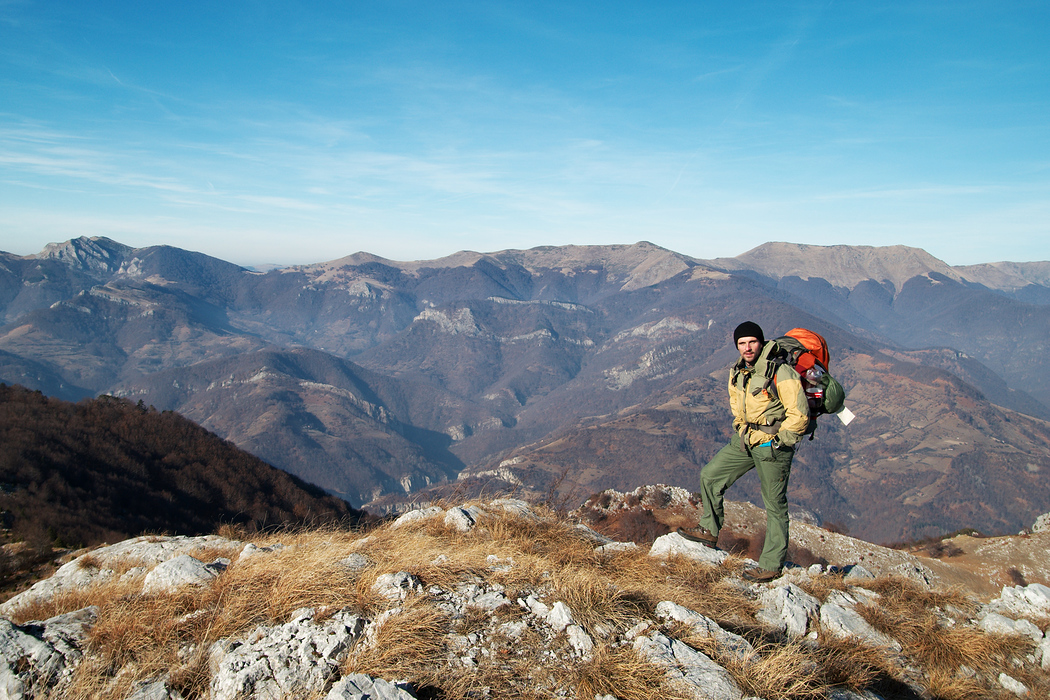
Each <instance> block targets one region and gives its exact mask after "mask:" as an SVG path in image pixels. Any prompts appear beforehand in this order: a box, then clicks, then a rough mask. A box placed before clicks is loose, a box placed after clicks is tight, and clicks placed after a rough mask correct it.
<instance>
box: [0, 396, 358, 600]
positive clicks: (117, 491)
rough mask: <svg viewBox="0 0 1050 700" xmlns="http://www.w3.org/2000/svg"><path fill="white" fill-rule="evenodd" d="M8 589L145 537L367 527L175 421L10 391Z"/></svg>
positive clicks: (5, 468) (0, 507)
mask: <svg viewBox="0 0 1050 700" xmlns="http://www.w3.org/2000/svg"><path fill="white" fill-rule="evenodd" d="M0 515H2V520H3V523H2V525H3V528H4V532H3V537H4V539H5V541H14V542H22V543H24V544H23V546H22V547H20V548H14V549H7V548H5V549H4V550H3V552H2V553H0V574H2V575H3V576H4V579H3V580H7V579H9V578H10V577H13V576H14V575H16V574H17V573H18V572H19V571H24V570H25V569H26V568H27V567H31V566H34V565H38V564H40V563H43V562H45V561H49V560H50V559H51V558H53V556H54V555H53V554H52V548H64V547H83V546H88V545H95V544H99V543H101V542H106V541H109V542H115V541H118V540H122V539H125V538H127V537H130V536H135V535H139V534H142V533H147V532H152V533H161V532H166V533H172V534H187V535H194V534H203V533H207V532H212V531H214V530H215V529H216V528H217V527H220V526H221V525H223V524H227V525H236V526H238V527H239V528H241V529H242V530H245V531H252V530H258V529H264V528H269V527H284V526H288V525H293V524H305V523H311V524H314V525H318V524H321V523H325V522H335V521H340V520H343V519H347V520H348V521H349V520H350V519H352V518H357V517H359V516H360V514H359V513H357V512H356V511H354V510H353V509H351V508H350V507H349V505H347V504H346V503H345V502H343V501H341V500H339V499H337V498H334V497H331V496H328V495H326V494H324V492H322V491H321V490H320V489H318V488H316V487H314V486H310V485H308V484H306V483H304V482H302V481H301V480H299V479H297V478H296V477H294V476H291V475H290V474H286V473H284V472H281V471H279V470H277V469H274V468H273V467H271V466H269V465H268V464H266V463H264V462H262V461H260V460H259V459H257V458H255V457H253V456H251V455H249V454H248V453H246V452H243V451H241V450H239V449H238V448H236V447H235V446H233V445H232V444H230V443H228V442H226V441H225V440H222V439H220V438H219V437H217V436H215V435H214V434H212V433H209V432H208V431H206V430H204V429H202V428H201V427H199V426H197V425H196V424H194V423H192V422H191V421H188V420H186V419H185V418H182V417H181V416H179V415H178V414H175V413H172V412H170V411H164V412H158V411H156V410H154V409H153V408H152V407H146V406H144V405H142V404H141V402H140V403H139V404H138V405H135V404H133V403H131V402H129V401H125V400H121V399H116V398H114V397H111V396H102V397H99V398H97V399H93V400H89V399H85V400H83V401H81V402H79V403H76V404H73V403H69V402H66V401H61V400H58V399H53V398H48V397H46V396H44V395H43V394H41V393H40V392H33V391H29V390H27V389H23V388H21V387H15V386H7V385H4V384H0Z"/></svg>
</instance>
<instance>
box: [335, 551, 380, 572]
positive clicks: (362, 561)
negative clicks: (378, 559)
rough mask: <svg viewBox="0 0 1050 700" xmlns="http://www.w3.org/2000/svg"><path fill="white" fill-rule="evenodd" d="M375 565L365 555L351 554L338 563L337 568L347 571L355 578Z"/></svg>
mask: <svg viewBox="0 0 1050 700" xmlns="http://www.w3.org/2000/svg"><path fill="white" fill-rule="evenodd" d="M374 564H375V562H374V561H372V560H371V559H370V558H369V557H366V556H365V555H364V554H358V553H357V552H354V553H353V554H349V555H347V556H346V557H344V558H343V559H340V560H339V561H338V562H336V566H339V567H341V568H343V569H346V570H347V571H348V572H349V573H351V574H353V575H355V576H356V575H357V574H359V573H361V572H362V571H364V570H365V569H367V568H369V567H370V566H373V565H374Z"/></svg>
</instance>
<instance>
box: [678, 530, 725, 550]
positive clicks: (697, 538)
mask: <svg viewBox="0 0 1050 700" xmlns="http://www.w3.org/2000/svg"><path fill="white" fill-rule="evenodd" d="M678 534H679V535H681V536H682V537H684V538H686V539H687V540H690V541H692V542H699V543H700V544H702V545H704V546H705V547H711V548H714V547H716V546H718V535H712V534H711V533H710V532H708V531H707V530H706V529H704V528H702V527H695V528H685V527H680V528H678Z"/></svg>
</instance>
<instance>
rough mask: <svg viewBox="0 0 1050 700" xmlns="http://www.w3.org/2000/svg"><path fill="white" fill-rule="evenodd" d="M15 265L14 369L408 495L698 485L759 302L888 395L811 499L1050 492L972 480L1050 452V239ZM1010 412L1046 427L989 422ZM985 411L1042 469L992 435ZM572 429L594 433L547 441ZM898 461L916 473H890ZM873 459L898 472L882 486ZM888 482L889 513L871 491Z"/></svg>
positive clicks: (94, 257)
mask: <svg viewBox="0 0 1050 700" xmlns="http://www.w3.org/2000/svg"><path fill="white" fill-rule="evenodd" d="M0 265H2V267H0V318H3V319H4V320H5V321H6V325H4V326H0V380H3V381H8V382H18V383H22V384H25V385H27V386H30V387H32V388H40V389H45V388H46V389H47V390H48V391H58V392H64V394H62V395H64V396H66V397H68V398H78V397H80V396H87V395H93V394H96V393H99V392H109V393H118V394H120V395H124V396H128V397H131V398H133V399H134V400H138V399H139V398H141V399H142V400H143V401H145V402H146V403H147V404H153V405H155V406H157V407H158V408H162V409H174V410H179V411H180V412H184V413H185V414H186V415H187V416H189V417H191V418H193V419H194V420H197V421H199V422H201V423H202V424H203V425H205V426H206V427H208V428H209V429H212V430H215V431H216V432H218V433H219V434H220V435H223V436H224V437H227V438H229V439H231V440H233V441H235V442H236V443H237V444H239V445H241V446H244V447H246V448H248V449H250V450H252V451H253V452H255V453H256V454H259V455H260V456H264V457H265V458H266V459H267V460H269V461H271V462H272V463H274V464H277V465H278V466H280V467H281V468H282V469H285V470H287V471H289V472H291V473H294V474H297V475H299V476H302V477H303V478H306V479H308V480H310V481H312V482H314V483H318V484H321V485H323V486H324V487H325V488H327V489H329V490H330V491H332V492H333V493H338V494H340V495H342V496H343V497H345V498H348V499H349V500H351V502H353V503H354V504H355V505H362V504H364V503H366V502H370V501H371V502H377V503H378V502H379V501H382V502H385V503H391V504H397V503H400V504H404V503H405V502H407V501H408V500H410V499H413V498H425V496H417V495H416V494H417V492H418V491H419V490H420V489H428V488H434V487H435V486H438V485H440V484H442V483H445V484H446V485H449V486H451V485H452V484H453V483H455V482H456V481H457V479H458V478H459V477H466V476H467V475H472V474H473V475H486V474H487V476H482V478H483V479H495V480H496V481H495V482H494V485H493V487H495V486H496V485H497V484H498V483H504V485H506V482H505V481H503V482H501V481H500V480H499V478H498V477H497V476H496V474H497V473H498V474H503V475H505V476H507V475H509V476H510V477H511V481H512V482H513V481H514V480H517V481H519V482H521V484H525V485H529V486H531V487H533V488H537V489H543V488H545V486H544V484H545V483H549V482H550V481H551V480H553V479H556V478H557V476H558V474H559V473H560V471H561V470H563V469H566V468H567V469H568V471H567V479H568V481H567V482H566V485H567V486H569V485H571V484H575V485H576V486H577V487H578V488H581V489H582V488H587V489H594V490H601V489H603V488H607V487H611V486H616V487H618V488H621V489H623V488H628V487H630V488H634V486H637V485H638V484H640V483H652V482H657V481H662V482H665V483H677V484H679V485H681V486H685V487H687V488H695V474H696V471H697V470H698V469H699V466H701V465H702V464H703V463H704V461H706V459H707V458H708V457H709V456H710V455H711V454H712V453H713V451H714V450H716V449H717V448H718V447H719V446H720V443H721V441H722V440H724V439H725V436H726V433H725V431H726V430H727V425H728V419H727V417H726V408H725V398H724V391H725V389H724V386H723V384H724V381H725V379H724V377H725V374H724V372H725V367H726V366H727V364H728V363H729V362H730V361H731V360H732V359H733V357H734V351H733V348H732V346H731V343H730V334H731V332H732V328H733V327H734V326H735V325H736V324H737V323H739V322H740V321H741V320H744V319H748V318H751V319H754V320H756V321H759V322H760V323H761V325H762V326H763V327H764V328H765V329H766V332H767V335H769V336H770V337H772V336H774V335H776V334H779V333H781V332H783V331H785V330H787V329H788V328H791V327H794V326H798V325H802V326H806V327H811V328H813V329H815V330H817V331H819V332H821V333H823V334H825V335H826V336H827V337H828V339H829V341H830V342H831V343H832V350H833V360H832V364H833V367H832V370H833V371H834V372H841V373H842V375H843V377H844V378H845V380H846V386H847V389H848V390H849V392H850V393H849V394H848V396H847V405H853V406H859V405H864V406H866V407H867V406H868V405H871V408H870V410H869V409H867V408H866V410H868V413H867V415H861V417H860V418H859V419H858V422H855V423H854V424H853V425H852V426H850V428H848V429H841V428H836V427H835V422H834V421H835V419H830V420H829V419H824V421H822V424H823V425H824V426H826V427H825V432H824V433H823V434H822V436H821V437H820V438H818V441H817V442H816V443H814V444H813V445H812V449H810V446H808V445H807V448H806V449H805V450H804V451H803V453H802V454H800V457H799V459H800V463H801V464H803V465H805V466H806V468H810V467H812V472H811V473H812V474H813V475H814V479H813V481H812V483H810V484H808V485H807V486H806V488H804V489H799V490H798V491H797V497H798V502H797V504H796V505H797V506H798V507H800V508H805V509H807V510H810V511H811V512H813V513H814V514H815V515H816V517H818V518H820V519H824V520H828V521H841V522H843V523H847V522H851V523H853V524H854V526H855V527H857V528H860V529H859V530H858V529H853V530H851V531H852V532H854V534H857V535H860V536H865V534H866V533H869V532H870V533H871V534H869V536H872V537H878V538H884V539H900V538H902V537H903V536H906V535H909V536H910V535H920V534H935V533H939V532H940V531H951V530H953V529H958V528H959V527H967V526H970V527H978V528H981V527H984V528H987V529H989V530H994V531H1006V530H1011V529H1014V530H1016V529H1019V528H1020V527H1022V526H1023V524H1022V523H1024V522H1026V521H1029V522H1030V520H1031V519H1032V518H1034V517H1035V516H1036V515H1038V514H1040V513H1043V512H1046V511H1050V502H1048V501H1050V496H1047V495H1046V494H1043V492H1042V491H1041V490H1040V489H1039V488H1030V484H1029V483H1028V481H1027V480H1028V479H1029V477H1028V476H1023V478H1022V477H1018V478H1017V479H1014V482H1015V483H1012V484H1011V483H1009V482H1010V480H1009V479H1004V485H1003V488H1004V489H1005V491H1004V494H1003V496H1002V498H1003V499H1005V500H1004V501H1003V503H1004V504H1009V508H1005V506H1004V508H1005V511H1006V514H1005V515H1004V514H1003V510H1004V509H1003V508H999V507H998V506H992V505H991V504H988V503H987V502H986V499H987V496H986V495H985V494H984V493H983V492H982V491H981V490H980V489H979V488H978V487H977V484H978V483H979V482H980V480H981V479H983V478H985V476H989V475H990V474H989V475H984V476H982V474H983V473H984V470H987V469H1005V470H1010V469H1014V468H1021V469H1023V470H1026V472H1025V473H1026V474H1038V472H1039V470H1041V469H1044V468H1050V463H1048V462H1046V461H1045V459H1046V457H1045V456H1044V455H1045V454H1046V447H1047V444H1046V431H1045V430H1044V429H1043V428H1042V427H1040V426H1042V425H1043V423H1042V421H1043V420H1046V419H1048V418H1050V400H1048V399H1047V398H1046V397H1047V396H1050V378H1048V377H1047V373H1046V372H1045V371H1043V364H1044V363H1043V362H1042V361H1041V359H1040V358H1041V357H1042V356H1043V353H1044V352H1045V350H1046V348H1045V346H1046V343H1047V339H1048V338H1050V286H1047V285H1046V284H1045V283H1044V281H1045V279H1046V277H1045V273H1046V269H1047V267H1050V263H1025V264H1008V263H999V264H995V265H991V264H990V265H989V266H968V267H966V268H953V267H951V266H948V265H946V264H944V263H943V262H941V261H938V260H937V259H935V258H933V257H932V256H929V255H928V254H927V253H925V252H924V251H921V250H918V249H914V248H907V247H904V246H893V247H888V248H870V247H860V246H831V247H820V246H799V245H795V244H787V243H771V244H765V245H763V246H759V247H758V248H756V249H754V250H752V251H749V252H748V253H745V254H743V255H741V256H739V257H738V258H734V259H718V260H701V259H696V258H691V257H689V256H685V255H681V254H679V253H676V252H674V251H669V250H666V249H664V248H661V247H659V246H656V245H653V244H651V243H647V242H640V243H636V244H633V245H611V246H564V247H542V248H535V249H531V250H506V251H497V252H493V253H477V252H470V251H464V252H460V253H456V254H453V255H451V256H448V257H446V258H442V259H439V260H430V261H411V262H398V261H391V260H386V259H383V258H380V257H378V256H375V255H371V254H368V253H356V254H354V255H351V256H347V257H345V258H341V259H339V260H334V261H329V262H323V263H317V264H313V265H301V266H293V267H284V268H279V269H274V270H271V271H268V272H258V271H253V270H248V269H245V268H242V267H239V266H237V265H233V264H231V263H227V262H224V261H221V260H217V259H215V258H210V257H208V256H206V255H201V254H199V253H192V252H188V251H184V250H180V249H178V248H172V247H169V246H157V247H151V248H143V249H133V248H129V247H127V246H124V245H122V244H119V243H116V242H114V241H110V240H108V239H101V238H99V239H86V238H81V239H74V240H72V241H68V242H66V243H63V244H54V245H52V246H49V247H48V249H47V250H46V251H44V253H41V254H39V255H37V256H26V257H19V256H13V255H10V254H0ZM979 280H984V281H983V282H981V281H979ZM1022 282H1023V283H1024V284H1023V286H1019V285H1021V283H1022ZM836 376H838V374H836ZM891 387H892V389H891ZM946 388H947V389H948V390H946ZM872 395H878V396H880V397H881V398H880V402H881V404H880V405H873V404H870V400H869V398H868V397H869V396H872ZM917 397H922V399H921V401H919V403H920V404H921V407H920V408H919V409H916V402H917V401H918V399H917ZM959 397H965V401H960V398H959ZM996 405H997V406H999V407H1003V408H1005V409H1006V412H1003V410H1002V409H1000V408H996ZM876 412H878V413H879V414H880V415H881V414H882V413H883V412H885V414H886V417H887V418H888V419H889V420H888V421H886V422H885V424H884V427H885V429H882V430H878V429H877V426H878V424H879V423H878V421H876V420H875V415H874V414H875V413H876ZM1011 412H1019V413H1018V415H1019V416H1020V417H1019V418H1017V419H1016V420H1015V419H1013V418H1010V416H1011V415H1012V414H1011ZM919 414H922V415H923V416H925V418H921V419H920V418H918V415H919ZM1020 414H1025V415H1024V416H1021V415H1020ZM906 415H915V416H916V417H915V418H914V419H913V420H912V422H915V423H916V425H926V426H927V427H925V428H914V427H909V425H908V424H906V423H905V422H900V421H898V420H897V418H898V417H901V416H906ZM937 416H952V418H951V424H952V425H953V426H954V427H952V429H951V432H952V434H953V435H954V437H953V438H952V440H954V441H955V442H953V443H949V442H944V441H941V442H927V443H923V441H922V440H914V439H913V438H912V437H911V433H910V432H909V431H914V430H919V431H920V432H922V431H924V430H933V431H936V430H938V429H939V428H938V427H937V426H938V423H937V422H936V421H937V420H941V418H936V417H937ZM1025 416H1027V417H1025ZM989 417H992V418H991V419H990V418H989ZM879 420H884V419H883V418H880V419H879ZM989 420H990V421H991V422H989ZM928 421H933V422H928ZM1005 423H1013V424H1015V425H1024V426H1026V427H1025V428H1024V429H1023V430H1016V431H1006V432H1003V431H1002V430H1001V429H1000V428H998V427H992V425H993V424H994V425H996V426H1001V425H1003V424H1005ZM632 424H635V425H636V426H638V427H639V428H643V427H644V429H643V430H640V431H633V432H632V430H631V429H628V428H627V427H625V426H628V425H632ZM645 426H648V427H645ZM996 431H998V432H996ZM643 435H649V436H662V437H659V439H658V440H657V442H653V441H652V440H650V439H649V438H644V439H642V438H640V437H639V436H643ZM1004 436H1006V437H1005V438H1004ZM993 437H994V438H995V439H999V440H1003V439H1007V438H1008V439H1009V440H1011V441H1013V442H1014V443H1015V444H1013V445H1012V448H1013V449H1014V450H1016V451H1017V454H1029V455H1032V460H1033V461H1032V464H1033V465H1034V467H1032V470H1029V468H1028V467H1026V466H1023V465H1021V466H1018V465H1019V463H1017V462H1016V460H1015V457H1014V456H1005V457H1002V458H1001V459H1000V458H999V457H994V458H993V457H991V455H992V454H993V453H996V449H998V448H996V447H995V445H997V444H998V443H995V442H994V440H993V439H992V438H993ZM585 438H586V439H585ZM597 438H600V439H597ZM595 439H597V441H595ZM632 440H634V444H631V441H632ZM588 441H589V442H588ZM657 443H659V447H657ZM588 444H589V445H590V447H587V448H586V449H585V448H584V447H583V446H584V445H588ZM555 445H563V446H565V449H564V450H563V453H564V455H566V456H570V455H576V457H574V458H573V459H571V460H568V461H566V460H564V459H563V460H561V461H559V460H557V459H554V460H552V459H551V458H550V455H551V454H552V453H551V449H552V446H555ZM641 445H649V446H650V447H651V448H652V450H651V451H650V452H649V453H645V452H644V451H640V448H639V446H641ZM989 450H990V451H989ZM533 452H535V454H533ZM1011 454H1013V453H1011ZM894 455H896V456H897V458H898V464H897V466H896V467H895V466H894V462H893V461H892V460H890V458H891V457H893V456H894ZM965 455H968V456H965ZM1004 455H1005V453H1004ZM974 459H978V461H979V462H981V461H982V460H984V462H982V463H979V464H971V463H970V462H968V461H967V460H970V461H972V460H974ZM989 459H990V460H991V462H988V461H987V460H989ZM515 460H517V461H515ZM639 460H643V461H642V463H639ZM996 460H999V461H996ZM504 462H513V464H512V465H510V466H508V467H500V465H501V464H503V463H504ZM993 462H994V463H995V464H998V465H1000V466H993V464H992V463H993ZM529 464H532V465H534V466H533V467H529V466H528V465H529ZM522 465H524V466H522ZM897 468H899V469H900V470H902V473H906V474H908V475H915V478H914V479H912V478H911V477H909V479H910V480H909V479H906V480H905V481H901V482H900V483H899V484H897V482H894V481H893V480H892V479H891V480H890V482H886V481H885V479H884V478H883V477H888V475H889V473H890V471H892V469H897ZM961 469H965V470H968V471H967V473H977V474H978V476H977V477H976V480H974V481H972V482H969V485H966V484H963V485H960V486H958V488H959V489H960V491H959V492H958V493H957V494H956V498H957V499H958V501H959V502H960V503H963V504H969V505H967V506H966V507H964V508H962V509H961V510H960V509H958V508H956V509H955V511H954V512H946V511H944V509H943V508H942V509H941V511H944V512H933V513H929V519H928V522H927V521H923V518H924V517H926V514H927V511H928V510H930V508H926V510H924V506H923V504H924V503H934V502H935V500H936V499H935V498H934V497H932V496H931V498H933V500H929V499H927V500H923V499H924V498H926V496H923V497H920V498H918V500H916V499H915V498H913V497H912V496H909V495H906V494H907V493H910V491H909V490H910V489H914V488H927V487H926V486H923V487H919V486H917V485H916V484H918V483H919V482H923V483H927V482H928V484H934V483H937V484H941V486H938V487H936V488H933V487H932V486H931V487H929V488H928V489H927V492H924V493H927V495H929V494H932V493H934V491H936V493H938V494H942V493H947V491H946V490H945V489H947V488H948V487H947V486H945V484H948V483H950V482H951V480H950V479H948V481H945V478H947V477H945V475H948V476H950V475H951V474H953V473H956V472H957V471H958V470H961ZM975 469H976V470H977V472H974V471H973V470H975ZM515 470H516V471H515ZM887 470H890V471H887ZM1004 473H1007V472H1004ZM836 474H837V475H840V476H839V477H834V478H833V475H836ZM850 474H862V475H863V478H859V479H858V478H856V477H848V475H850ZM816 475H820V476H819V478H817V476H816ZM847 477H848V478H847ZM838 478H841V479H842V480H840V481H835V479H838ZM996 478H999V477H996ZM1033 478H1034V477H1033ZM916 479H917V481H916ZM905 482H907V483H905ZM913 482H914V483H913ZM800 483H802V482H801V481H800ZM880 483H894V484H895V485H894V486H893V489H897V490H896V491H892V490H891V492H889V493H888V494H887V495H886V496H885V497H883V496H882V495H880V496H879V499H873V498H872V496H873V493H872V491H871V490H872V489H873V488H875V485H877V484H880ZM510 485H511V486H514V487H516V488H520V487H522V486H521V485H515V484H513V483H511V484H510ZM953 488H955V486H953ZM1013 498H1017V499H1019V500H1016V501H1011V500H1010V499H1013ZM376 499H379V501H377V500H376ZM384 499H385V500H384ZM909 499H910V500H909ZM982 499H985V500H982ZM875 500H879V502H880V503H881V505H880V508H883V509H887V508H888V509H890V510H889V511H885V512H888V513H890V514H891V516H890V517H881V518H876V517H874V516H873V515H871V509H872V506H871V504H872V503H873V502H875ZM905 501H908V502H909V503H911V505H909V504H908V503H905ZM982 504H983V505H982ZM938 507H939V506H938ZM931 508H932V506H931ZM968 518H969V519H973V518H976V519H977V522H969V521H967V519H968ZM893 528H896V530H895V531H891V530H892V529H893Z"/></svg>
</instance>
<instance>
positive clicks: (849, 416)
mask: <svg viewBox="0 0 1050 700" xmlns="http://www.w3.org/2000/svg"><path fill="white" fill-rule="evenodd" d="M835 415H836V416H838V417H839V420H840V421H842V424H843V425H849V424H850V422H851V421H852V420H853V419H854V418H856V416H855V415H853V411H851V410H849V409H848V408H846V407H845V406H843V407H842V410H841V411H839V412H838V413H836V414H835Z"/></svg>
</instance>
